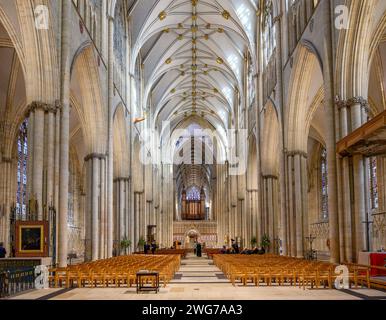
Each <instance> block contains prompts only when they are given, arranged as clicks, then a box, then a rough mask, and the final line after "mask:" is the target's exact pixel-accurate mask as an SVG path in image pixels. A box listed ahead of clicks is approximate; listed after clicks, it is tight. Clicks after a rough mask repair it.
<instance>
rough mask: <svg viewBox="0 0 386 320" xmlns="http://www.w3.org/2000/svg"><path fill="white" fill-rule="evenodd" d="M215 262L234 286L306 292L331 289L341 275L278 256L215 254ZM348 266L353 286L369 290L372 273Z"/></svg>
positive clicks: (325, 265) (315, 263)
mask: <svg viewBox="0 0 386 320" xmlns="http://www.w3.org/2000/svg"><path fill="white" fill-rule="evenodd" d="M213 262H214V264H215V265H216V266H217V267H218V268H219V269H221V270H222V271H223V273H224V274H225V275H226V276H227V278H228V279H229V280H230V282H231V283H232V284H233V285H236V282H240V283H241V284H243V285H244V286H246V285H247V284H248V283H252V284H254V285H256V286H259V285H261V284H265V285H267V286H271V285H273V284H276V285H279V286H283V285H291V286H299V287H300V288H303V289H304V290H305V288H306V287H311V288H320V287H323V288H330V289H332V288H333V287H334V282H335V280H336V278H337V277H338V276H339V275H338V274H336V273H335V268H336V266H337V265H334V264H331V263H327V262H321V261H308V260H304V259H298V258H291V257H282V256H276V255H263V256H259V255H256V256H255V255H253V256H252V255H248V256H245V255H219V254H215V255H214V256H213ZM347 267H348V271H349V274H348V277H349V284H350V286H351V285H352V284H354V285H355V287H356V288H357V287H358V284H361V285H363V284H366V285H367V287H369V288H370V276H369V272H360V270H358V269H355V268H351V267H350V266H347Z"/></svg>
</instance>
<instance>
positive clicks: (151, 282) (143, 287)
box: [136, 271, 159, 293]
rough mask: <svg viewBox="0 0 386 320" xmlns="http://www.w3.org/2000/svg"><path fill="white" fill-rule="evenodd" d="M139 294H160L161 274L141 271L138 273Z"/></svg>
mask: <svg viewBox="0 0 386 320" xmlns="http://www.w3.org/2000/svg"><path fill="white" fill-rule="evenodd" d="M136 283H137V293H140V292H147V291H155V292H156V293H158V292H159V272H153V271H140V272H137V279H136Z"/></svg>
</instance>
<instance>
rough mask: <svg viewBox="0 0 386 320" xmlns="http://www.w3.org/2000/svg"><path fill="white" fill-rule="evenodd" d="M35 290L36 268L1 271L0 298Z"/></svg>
mask: <svg viewBox="0 0 386 320" xmlns="http://www.w3.org/2000/svg"><path fill="white" fill-rule="evenodd" d="M34 288H35V268H34V267H25V268H20V269H14V270H5V271H0V298H5V297H9V296H12V295H15V294H17V293H20V292H23V291H27V290H30V289H34Z"/></svg>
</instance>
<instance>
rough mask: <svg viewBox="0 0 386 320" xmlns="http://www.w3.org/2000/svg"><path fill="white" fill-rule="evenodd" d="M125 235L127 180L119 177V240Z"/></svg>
mask: <svg viewBox="0 0 386 320" xmlns="http://www.w3.org/2000/svg"><path fill="white" fill-rule="evenodd" d="M124 237H125V181H124V179H122V178H121V179H119V239H118V240H119V241H121V240H122V239H123V238H124Z"/></svg>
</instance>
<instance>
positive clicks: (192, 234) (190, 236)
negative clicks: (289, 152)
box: [183, 229, 200, 249]
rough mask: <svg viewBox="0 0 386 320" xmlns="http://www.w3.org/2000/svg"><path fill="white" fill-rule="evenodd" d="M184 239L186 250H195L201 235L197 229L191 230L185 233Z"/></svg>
mask: <svg viewBox="0 0 386 320" xmlns="http://www.w3.org/2000/svg"><path fill="white" fill-rule="evenodd" d="M184 239H185V240H184V244H183V245H184V247H185V249H193V248H194V244H195V243H196V242H198V241H199V239H200V233H199V232H198V231H197V230H196V229H190V230H189V231H187V232H186V233H185V237H184Z"/></svg>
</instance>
